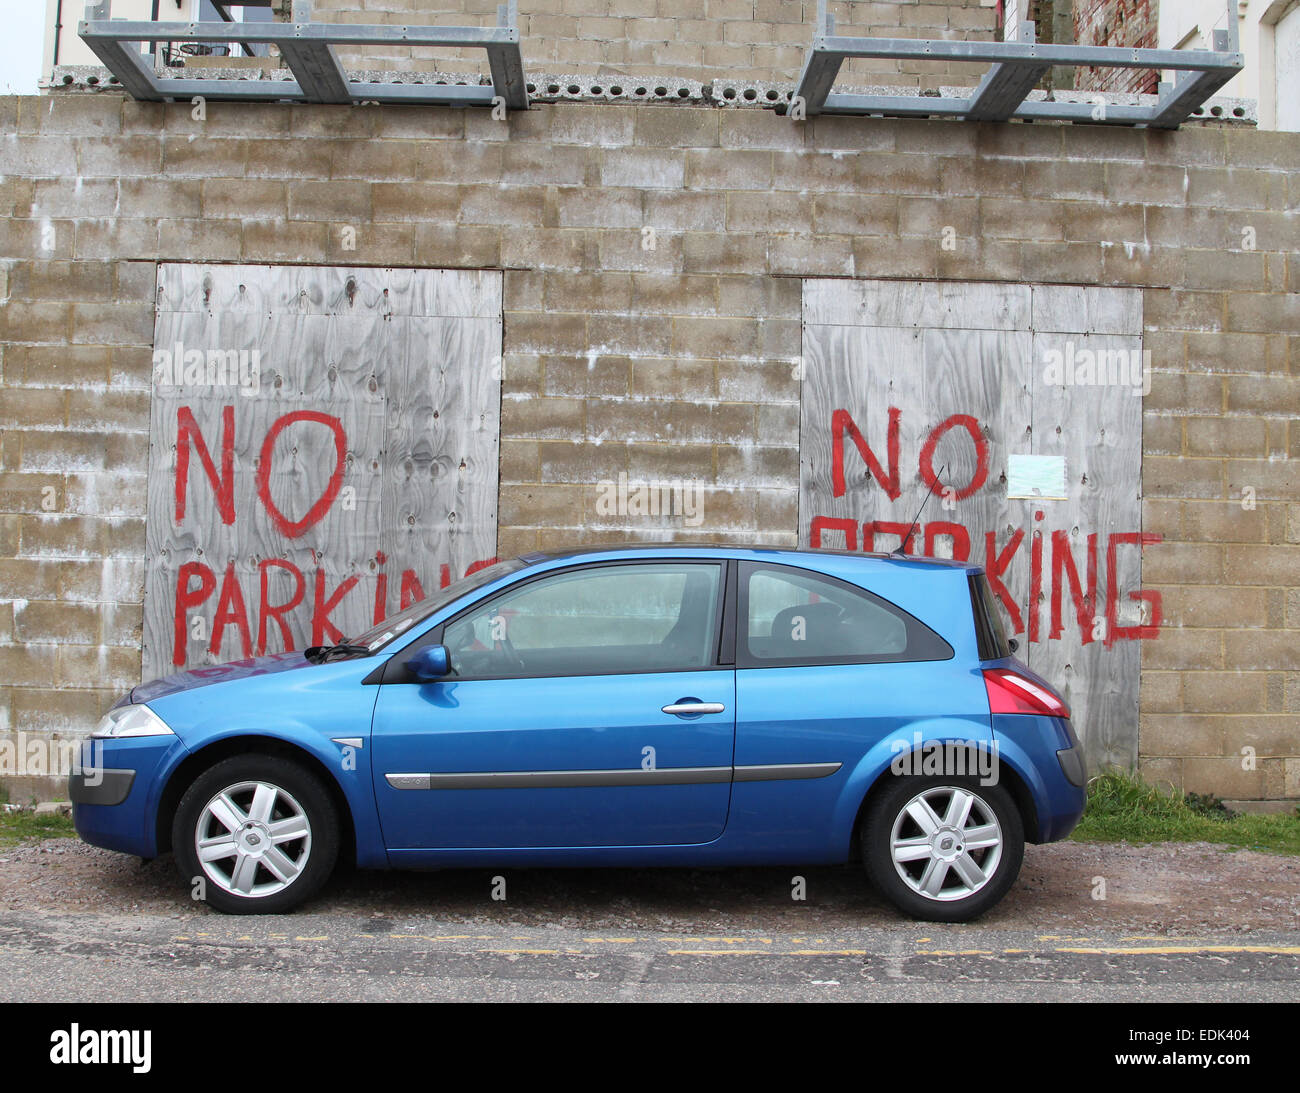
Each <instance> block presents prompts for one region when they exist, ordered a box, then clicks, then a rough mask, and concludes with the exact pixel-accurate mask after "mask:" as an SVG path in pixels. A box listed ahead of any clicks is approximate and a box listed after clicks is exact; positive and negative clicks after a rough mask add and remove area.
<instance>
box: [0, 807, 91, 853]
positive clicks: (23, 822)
mask: <svg viewBox="0 0 1300 1093" xmlns="http://www.w3.org/2000/svg"><path fill="white" fill-rule="evenodd" d="M76 834H77V830H76V828H74V827H73V826H72V817H71V816H60V815H59V814H58V813H55V814H54V815H53V816H37V815H36V813H34V812H0V846H15V845H17V844H18V843H22V842H29V841H31V840H33V839H71V838H75V837H76Z"/></svg>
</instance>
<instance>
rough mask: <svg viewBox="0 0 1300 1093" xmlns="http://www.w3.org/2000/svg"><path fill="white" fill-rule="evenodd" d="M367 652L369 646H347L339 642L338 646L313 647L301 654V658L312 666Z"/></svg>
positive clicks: (345, 643)
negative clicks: (308, 661) (336, 658)
mask: <svg viewBox="0 0 1300 1093" xmlns="http://www.w3.org/2000/svg"><path fill="white" fill-rule="evenodd" d="M369 652H370V648H369V646H366V645H349V644H348V643H347V642H341V643H340V644H338V645H313V646H312V647H311V648H310V649H307V650H306V651H305V652H304V653H303V656H305V657H306V658H307V659H308V660H310V661H311V662H312V663H313V664H323V663H324V662H325V661H327V660H333V659H334V658H335V657H355V656H360V655H362V654H363V653H369Z"/></svg>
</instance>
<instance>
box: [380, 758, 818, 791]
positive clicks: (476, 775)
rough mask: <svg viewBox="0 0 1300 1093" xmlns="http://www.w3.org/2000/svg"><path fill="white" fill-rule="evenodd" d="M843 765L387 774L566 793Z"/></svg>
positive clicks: (808, 774) (779, 775)
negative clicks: (563, 791)
mask: <svg viewBox="0 0 1300 1093" xmlns="http://www.w3.org/2000/svg"><path fill="white" fill-rule="evenodd" d="M839 769H840V764H839V763H779V764H769V765H766V766H748V767H735V768H734V769H733V768H732V767H668V768H666V769H662V770H642V769H641V768H639V767H634V768H632V769H629V770H509V771H475V772H467V773H464V774H437V773H433V774H385V775H384V778H385V779H386V780H387V782H388V784H389V785H390V786H392V787H393V789H566V788H574V787H578V786H697V785H712V784H718V783H722V782H730V781H736V782H774V781H785V780H790V779H803V778H826V777H828V776H829V775H832V774H834V773H835V772H836V771H838V770H839Z"/></svg>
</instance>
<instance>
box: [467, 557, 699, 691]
mask: <svg viewBox="0 0 1300 1093" xmlns="http://www.w3.org/2000/svg"><path fill="white" fill-rule="evenodd" d="M721 573H722V567H721V566H720V565H715V564H706V563H698V562H697V563H690V562H685V563H681V562H673V563H663V564H659V563H656V564H646V565H637V564H627V565H605V566H598V567H595V568H591V569H581V570H574V571H571V572H565V573H557V574H555V575H554V576H551V577H543V578H542V579H540V580H537V581H533V582H531V583H529V584H526V585H524V586H523V587H521V588H519V589H516V590H512V591H509V592H506V593H504V594H502V595H501V596H499V597H497V598H496V599H494V600H492V601H491V602H489V603H487V604H484V605H482V606H480V607H477V608H475V609H474V610H472V611H470V612H469V613H468V614H465V615H462V616H461V617H460V618H458V619H455V620H453V621H452V622H450V623H448V624H447V626H446V628H445V629H444V631H443V644H445V645H446V646H447V648H448V650H450V652H451V667H452V674H453V675H456V676H460V677H462V678H466V679H499V678H502V677H507V676H549V675H556V676H574V675H609V674H615V673H624V672H651V671H685V670H688V669H691V668H705V667H708V666H709V665H710V664H712V663H713V660H714V651H715V650H716V648H717V621H718V596H719V588H720V585H721Z"/></svg>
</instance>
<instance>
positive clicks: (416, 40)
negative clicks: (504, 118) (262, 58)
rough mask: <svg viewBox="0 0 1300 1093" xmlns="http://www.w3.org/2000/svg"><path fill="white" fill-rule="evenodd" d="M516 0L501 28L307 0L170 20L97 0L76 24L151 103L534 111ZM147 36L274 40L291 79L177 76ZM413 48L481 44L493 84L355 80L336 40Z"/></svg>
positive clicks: (502, 8)
mask: <svg viewBox="0 0 1300 1093" xmlns="http://www.w3.org/2000/svg"><path fill="white" fill-rule="evenodd" d="M517 3H518V0H509V2H508V3H505V4H501V5H499V6H498V7H497V25H496V26H495V27H403V26H360V25H355V26H354V25H351V24H341V23H316V22H313V21H312V18H311V2H310V0H294V3H293V22H291V23H225V22H209V23H167V22H153V21H138V20H130V19H113V18H112V15H111V4H112V0H92V2H90V3H88V4H87V5H86V18H85V19H84V20H83V21H82V23H81V25H80V26H79V27H78V34H79V35H80V37H81V39H82V41H84V42H85V43H86V45H87V46H89V47H90V49H91V50H93V51H94V53H95V55H96V56H97V57H98V58H99V59H100V60H101V61H102V62H103V63H104V65H105V66H106V67H107V68H108V69H109V71H111V72H112V73H113V75H114V76H116V77H117V79H118V82H119V83H121V85H122V86H123V87H124V88H126V90H127V91H128V92H129V93H130V95H131V96H132V97H133V98H136V99H143V100H147V101H151V102H161V101H166V100H168V99H188V98H192V97H193V96H195V95H203V96H205V97H207V98H210V99H233V100H245V101H249V100H252V101H258V102H265V101H268V100H288V101H291V102H316V103H350V102H361V101H375V102H404V103H422V104H427V105H455V106H489V105H491V104H492V102H493V100H494V99H495V98H496V97H498V96H499V97H500V98H501V99H503V100H504V101H505V104H506V107H507V108H509V109H511V110H527V109H528V85H527V80H526V78H525V76H524V63H523V55H522V53H521V52H520V48H519V13H518V6H517ZM142 42H183V43H186V42H194V43H197V42H235V43H238V44H241V45H244V44H249V43H265V44H268V45H274V46H276V47H277V48H278V49H279V51H280V56H281V57H282V58H283V60H284V64H285V66H286V67H287V68H288V69H289V71H290V72H292V74H293V79H292V80H233V79H222V78H220V77H199V78H181V79H176V78H171V77H166V76H160V75H158V74H157V73H156V72H154V70H153V68H152V66H151V64H150V61H149V60H148V59H147V58H146V57H145V56H144V55H142V54H141V53H140V52H139V51H138V50H137V49H136V48H135V47H136V46H137V45H138V44H139V43H142ZM349 45H368V46H408V47H411V46H414V47H440V46H441V47H455V48H469V49H483V50H485V51H486V52H487V57H488V67H489V69H490V70H491V73H492V84H491V86H477V87H476V86H467V85H460V84H432V83H424V84H411V83H401V84H399V83H371V82H366V83H353V82H351V81H349V79H348V74H347V71H346V70H345V69H344V68H343V66H342V65H341V64H340V63H339V60H338V57H337V56H336V55H335V53H334V47H335V46H349Z"/></svg>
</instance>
